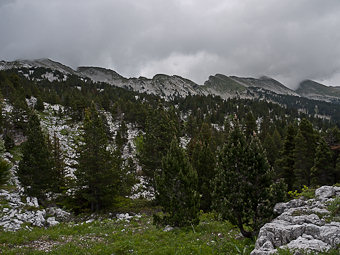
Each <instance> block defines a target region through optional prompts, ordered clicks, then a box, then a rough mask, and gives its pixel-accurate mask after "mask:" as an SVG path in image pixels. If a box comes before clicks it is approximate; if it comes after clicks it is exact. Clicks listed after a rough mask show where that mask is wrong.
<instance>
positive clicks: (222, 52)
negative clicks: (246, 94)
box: [0, 0, 340, 88]
mask: <svg viewBox="0 0 340 255" xmlns="http://www.w3.org/2000/svg"><path fill="white" fill-rule="evenodd" d="M339 27H340V1H338V0H327V1H319V0H286V1H272V0H245V1H239V0H228V1H219V0H212V1H204V0H195V1H193V0H168V1H159V0H138V1H134V0H111V1H109V0H97V1H92V0H48V1H46V0H13V1H10V0H3V1H1V3H0V33H1V37H0V46H1V47H0V58H1V59H5V60H14V59H19V58H20V59H32V58H42V57H48V58H51V59H54V60H57V61H60V62H62V63H64V64H66V65H71V66H72V67H77V66H80V65H96V66H102V67H106V68H111V69H114V70H116V71H117V72H119V73H121V74H123V75H125V76H139V75H142V76H147V77H151V76H153V75H154V74H156V73H167V74H178V75H181V76H184V77H186V78H190V79H192V80H194V81H195V82H197V83H200V84H202V83H203V82H204V81H205V80H206V79H207V78H208V76H209V75H211V74H215V73H223V74H226V75H240V76H254V77H257V76H261V75H267V76H271V77H274V78H276V79H278V80H280V81H281V82H283V83H285V84H286V85H288V86H289V87H291V88H293V87H296V85H297V83H298V82H299V81H301V80H303V79H314V80H317V81H320V82H325V83H326V84H329V85H340V43H339V42H340V32H339V31H340V30H339Z"/></svg>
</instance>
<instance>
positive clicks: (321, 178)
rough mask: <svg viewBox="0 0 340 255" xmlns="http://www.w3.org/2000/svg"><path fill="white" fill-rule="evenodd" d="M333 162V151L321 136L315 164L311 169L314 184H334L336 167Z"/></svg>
mask: <svg viewBox="0 0 340 255" xmlns="http://www.w3.org/2000/svg"><path fill="white" fill-rule="evenodd" d="M332 164H333V162H332V151H331V150H330V148H329V146H328V144H327V143H326V141H325V140H324V139H323V138H321V139H320V141H319V145H318V147H317V148H316V153H315V159H314V166H313V168H312V170H311V177H312V181H311V182H312V184H313V185H320V186H322V185H330V184H333V183H332V182H333V176H334V168H333V165H332Z"/></svg>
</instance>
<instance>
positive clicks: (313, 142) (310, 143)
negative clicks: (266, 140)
mask: <svg viewBox="0 0 340 255" xmlns="http://www.w3.org/2000/svg"><path fill="white" fill-rule="evenodd" d="M316 146H317V135H316V133H315V132H314V129H313V126H312V123H311V122H310V121H308V120H307V119H302V121H301V123H300V125H299V130H298V133H297V135H296V138H295V150H294V157H295V170H294V172H295V177H296V186H297V188H301V187H302V186H303V185H307V186H310V185H311V169H312V167H313V165H314V157H315V150H316Z"/></svg>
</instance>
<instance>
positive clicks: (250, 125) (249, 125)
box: [245, 112, 257, 137]
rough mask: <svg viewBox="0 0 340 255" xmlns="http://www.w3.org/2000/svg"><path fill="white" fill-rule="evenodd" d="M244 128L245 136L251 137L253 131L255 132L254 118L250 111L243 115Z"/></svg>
mask: <svg viewBox="0 0 340 255" xmlns="http://www.w3.org/2000/svg"><path fill="white" fill-rule="evenodd" d="M245 130H246V131H245V132H246V136H247V137H251V136H253V134H254V133H257V124H256V119H255V117H254V115H253V113H252V112H248V113H247V115H246V117H245Z"/></svg>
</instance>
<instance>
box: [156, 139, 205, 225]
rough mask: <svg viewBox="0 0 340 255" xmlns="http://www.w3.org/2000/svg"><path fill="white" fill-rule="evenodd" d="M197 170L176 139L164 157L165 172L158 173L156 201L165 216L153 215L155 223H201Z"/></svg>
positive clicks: (163, 169) (163, 168)
mask: <svg viewBox="0 0 340 255" xmlns="http://www.w3.org/2000/svg"><path fill="white" fill-rule="evenodd" d="M197 181H198V180H197V173H196V171H195V170H194V169H193V168H192V166H191V164H190V162H189V159H188V157H187V155H186V153H185V152H184V150H183V149H182V148H181V147H180V146H179V144H178V142H177V139H173V141H172V142H171V144H170V149H169V151H168V152H167V154H166V155H165V156H164V157H163V159H162V171H161V172H160V173H159V175H157V176H156V201H157V202H158V204H159V205H160V206H162V209H163V212H164V214H165V216H163V217H159V216H157V215H155V216H154V220H155V223H156V224H162V225H171V226H176V227H182V226H190V225H197V224H198V223H199V193H198V191H197Z"/></svg>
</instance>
